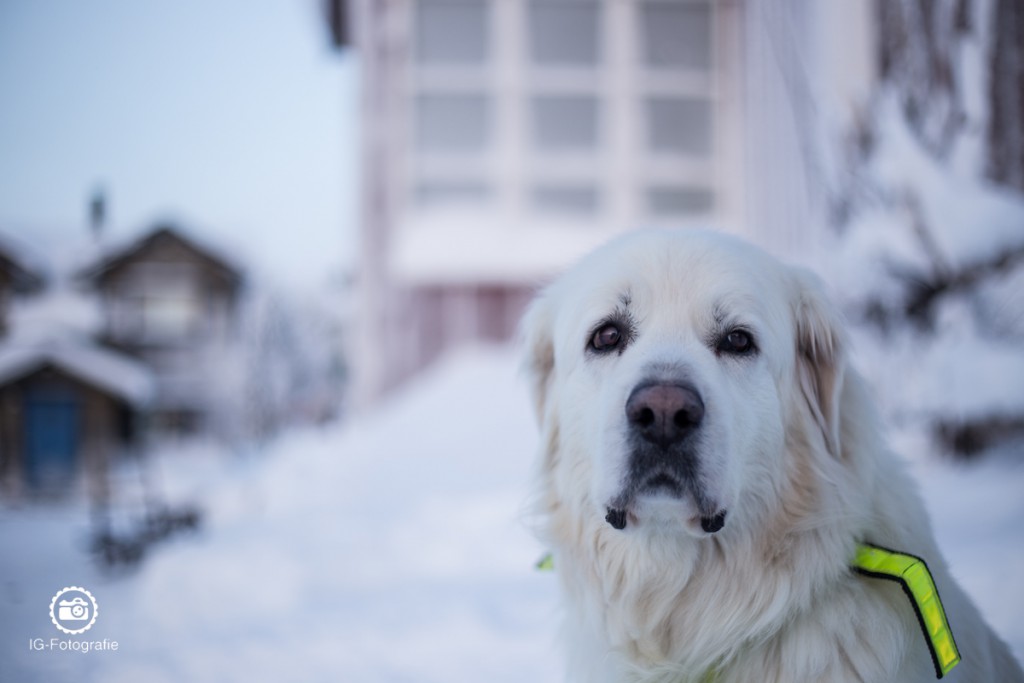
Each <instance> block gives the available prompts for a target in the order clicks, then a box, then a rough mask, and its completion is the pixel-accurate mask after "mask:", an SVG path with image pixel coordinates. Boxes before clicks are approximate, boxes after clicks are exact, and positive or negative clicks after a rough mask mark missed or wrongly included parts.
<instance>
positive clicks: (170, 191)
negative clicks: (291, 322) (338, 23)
mask: <svg viewBox="0 0 1024 683" xmlns="http://www.w3.org/2000/svg"><path fill="white" fill-rule="evenodd" d="M318 10H319V4H318V2H317V1H316V0H262V1H260V2H245V1H243V0H216V1H211V0H173V1H172V0H146V1H145V2H138V1H137V0H33V1H31V2H28V1H16V0H0V233H3V234H7V235H10V236H13V237H15V238H17V240H18V241H20V242H24V243H28V244H29V245H31V246H34V247H35V249H36V250H38V251H41V252H43V253H44V254H45V253H46V252H47V251H49V250H52V249H60V248H62V247H64V246H65V245H67V244H69V243H70V242H71V241H72V240H77V239H79V238H86V237H87V227H86V202H87V199H88V197H89V196H90V195H91V193H92V190H93V188H94V187H96V186H97V185H102V186H104V187H106V188H107V190H108V195H109V199H110V205H109V220H108V234H109V236H110V237H111V238H123V237H126V236H129V235H132V234H135V233H138V232H140V231H141V230H142V229H144V228H145V227H146V226H147V225H148V224H150V223H151V222H152V221H153V220H154V219H156V218H159V217H162V216H178V217H181V218H182V219H184V220H185V221H187V222H189V223H190V224H191V225H193V226H195V227H196V232H198V233H199V234H209V235H210V236H211V237H212V238H214V239H215V240H216V241H217V242H218V243H222V244H227V245H232V244H233V245H237V246H238V247H239V248H240V254H239V256H240V257H241V258H242V259H243V260H245V261H248V262H249V263H250V265H251V266H252V267H253V269H254V270H256V271H257V272H259V271H263V272H266V273H268V274H269V275H270V276H271V277H272V278H273V279H274V280H277V281H286V282H292V283H294V284H297V285H302V286H306V285H313V284H318V283H319V282H320V281H322V280H323V279H324V278H325V277H326V274H327V273H328V272H329V271H331V270H332V269H336V268H337V266H338V265H340V264H342V263H344V262H346V261H348V260H350V258H351V254H352V251H353V249H352V245H351V241H352V235H353V234H354V229H353V225H352V224H353V221H354V220H355V210H354V206H355V201H356V193H355V160H356V150H355V144H356V132H355V124H356V113H357V100H356V73H355V65H354V60H353V58H352V56H351V55H349V54H339V53H337V52H333V51H331V50H330V49H329V47H328V43H327V37H326V34H325V31H324V29H323V27H322V26H321V24H320V16H319V14H318Z"/></svg>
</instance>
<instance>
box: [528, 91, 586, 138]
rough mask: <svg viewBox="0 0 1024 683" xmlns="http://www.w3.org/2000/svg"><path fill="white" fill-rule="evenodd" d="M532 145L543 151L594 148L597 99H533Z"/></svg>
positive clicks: (575, 97) (557, 97) (578, 97)
mask: <svg viewBox="0 0 1024 683" xmlns="http://www.w3.org/2000/svg"><path fill="white" fill-rule="evenodd" d="M533 142H534V144H535V145H536V147H537V148H538V149H540V150H542V151H556V152H564V151H586V150H592V149H594V148H596V147H597V98H596V97H590V96H586V95H580V96H576V95H565V96H561V95H545V96H539V97H535V98H533Z"/></svg>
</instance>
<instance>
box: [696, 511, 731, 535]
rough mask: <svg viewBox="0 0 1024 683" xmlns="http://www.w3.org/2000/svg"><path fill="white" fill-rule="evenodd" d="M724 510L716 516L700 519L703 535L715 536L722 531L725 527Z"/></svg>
mask: <svg viewBox="0 0 1024 683" xmlns="http://www.w3.org/2000/svg"><path fill="white" fill-rule="evenodd" d="M726 512H727V511H726V510H722V511H721V512H719V513H718V514H716V515H712V516H710V517H701V518H700V528H701V529H703V530H704V533H708V534H715V533H718V532H719V531H721V530H722V527H724V526H725V515H726Z"/></svg>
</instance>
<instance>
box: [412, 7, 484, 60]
mask: <svg viewBox="0 0 1024 683" xmlns="http://www.w3.org/2000/svg"><path fill="white" fill-rule="evenodd" d="M415 7H416V26H415V31H416V58H417V59H418V60H419V61H420V62H422V63H423V64H430V65H435V64H452V65H458V64H479V63H481V62H483V61H484V60H486V59H487V44H488V35H489V30H488V23H489V14H490V3H489V2H487V1H486V0H418V2H416V3H415Z"/></svg>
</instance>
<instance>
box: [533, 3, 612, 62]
mask: <svg viewBox="0 0 1024 683" xmlns="http://www.w3.org/2000/svg"><path fill="white" fill-rule="evenodd" d="M601 7H602V3H600V2H585V1H583V0H531V2H530V4H529V6H528V12H529V23H528V32H529V36H530V56H531V57H532V58H533V62H534V63H535V64H539V65H543V66H594V65H596V64H597V63H598V62H599V61H600V42H599V36H600V11H601Z"/></svg>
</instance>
